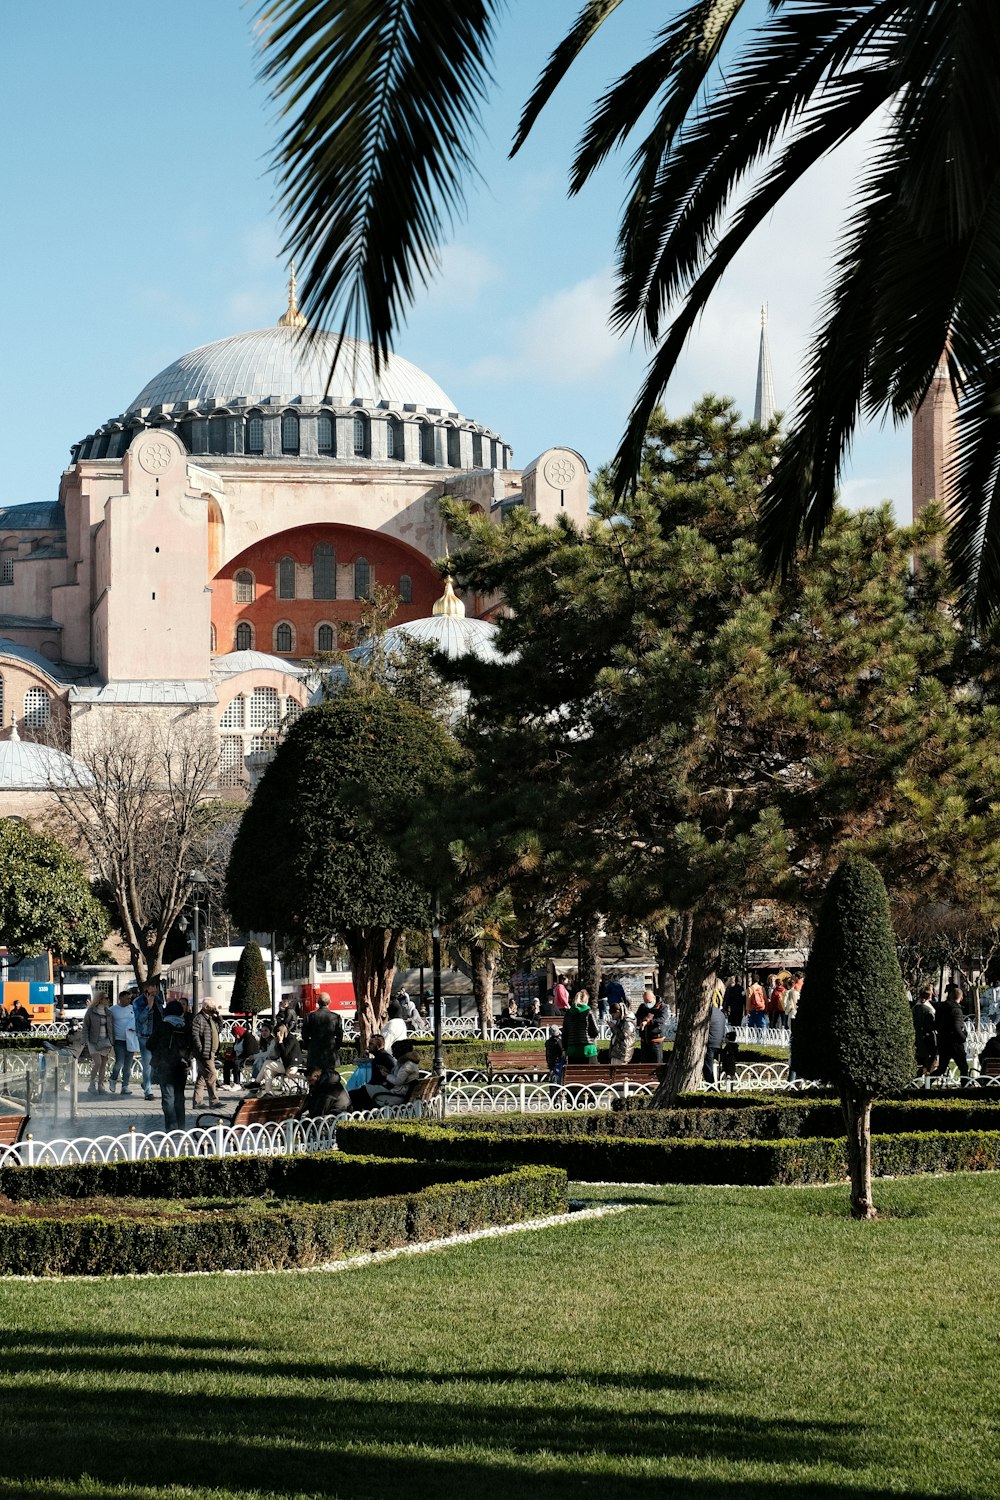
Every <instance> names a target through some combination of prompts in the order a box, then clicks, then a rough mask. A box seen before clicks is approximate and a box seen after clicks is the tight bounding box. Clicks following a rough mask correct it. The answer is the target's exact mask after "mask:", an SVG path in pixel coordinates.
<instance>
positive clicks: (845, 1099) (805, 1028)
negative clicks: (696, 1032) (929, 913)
mask: <svg viewBox="0 0 1000 1500" xmlns="http://www.w3.org/2000/svg"><path fill="white" fill-rule="evenodd" d="M913 1036H914V1033H913V1022H912V1020H911V1018H910V1011H909V1006H908V1005H907V1002H906V987H905V984H904V982H903V975H902V971H901V970H900V967H899V959H898V957H897V954H896V939H895V937H894V935H893V930H892V920H891V918H890V916H889V898H888V895H887V894H886V889H885V884H884V882H883V880H882V877H881V875H880V874H879V872H878V870H877V869H876V868H875V866H874V865H873V864H872V863H871V862H870V861H869V860H867V859H862V858H860V857H859V856H857V855H854V856H848V857H847V858H846V859H844V860H843V861H842V862H841V863H840V865H839V866H838V867H837V869H836V870H835V872H834V874H833V875H832V876H831V878H830V883H829V885H828V886H827V888H826V894H825V896H824V897H823V904H822V906H821V908H820V913H819V919H818V921H817V924H816V933H815V936H814V938H813V944H812V949H811V951H810V954H809V963H808V965H807V967H806V978H805V984H804V985H803V988H802V997H801V999H800V1001H799V1009H798V1014H797V1015H796V1018H795V1025H794V1027H793V1030H792V1067H793V1069H794V1071H795V1072H796V1073H797V1074H798V1075H799V1076H800V1077H803V1078H815V1079H818V1080H820V1081H822V1082H825V1083H832V1084H833V1085H834V1087H835V1088H836V1089H837V1090H838V1091H839V1093H840V1098H841V1104H842V1106H843V1110H844V1120H845V1122H846V1125H847V1150H848V1158H849V1161H850V1168H851V1212H852V1214H853V1215H854V1217H855V1218H856V1219H872V1218H874V1217H875V1206H874V1204H873V1203H872V1183H871V1177H872V1173H871V1106H872V1100H873V1099H877V1098H878V1097H879V1096H880V1095H885V1094H891V1093H893V1092H895V1091H896V1090H897V1089H900V1088H903V1087H904V1086H905V1085H906V1084H908V1083H910V1082H911V1081H912V1079H913V1076H914V1074H915V1072H916V1058H915V1055H914V1040H913Z"/></svg>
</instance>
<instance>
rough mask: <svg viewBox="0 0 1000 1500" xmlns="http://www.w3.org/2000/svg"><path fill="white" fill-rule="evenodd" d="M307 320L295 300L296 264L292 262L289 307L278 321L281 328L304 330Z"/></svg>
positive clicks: (289, 273) (290, 265) (289, 278)
mask: <svg viewBox="0 0 1000 1500" xmlns="http://www.w3.org/2000/svg"><path fill="white" fill-rule="evenodd" d="M305 326H306V320H305V317H304V316H303V314H302V313H301V312H300V311H299V304H298V302H297V301H296V299H295V262H294V260H293V261H291V262H290V264H289V268H288V306H287V307H286V308H285V311H284V312H283V313H282V314H281V317H280V318H279V319H278V327H279V328H304V327H305Z"/></svg>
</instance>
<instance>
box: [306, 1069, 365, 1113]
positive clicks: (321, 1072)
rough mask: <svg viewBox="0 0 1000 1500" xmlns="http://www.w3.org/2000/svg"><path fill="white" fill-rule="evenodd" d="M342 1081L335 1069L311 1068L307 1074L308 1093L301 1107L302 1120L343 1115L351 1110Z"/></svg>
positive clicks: (348, 1097) (351, 1106) (349, 1098)
mask: <svg viewBox="0 0 1000 1500" xmlns="http://www.w3.org/2000/svg"><path fill="white" fill-rule="evenodd" d="M353 1107H354V1106H353V1104H352V1103H351V1096H350V1094H349V1093H348V1092H347V1090H346V1089H345V1088H344V1080H343V1079H342V1078H341V1076H340V1074H339V1073H338V1072H337V1071H336V1069H335V1068H313V1069H312V1070H311V1072H310V1073H309V1092H308V1094H307V1095H306V1102H305V1104H303V1106H302V1118H303V1119H305V1118H310V1119H313V1118H315V1117H316V1116H319V1115H343V1114H347V1112H348V1111H349V1110H351V1109H353Z"/></svg>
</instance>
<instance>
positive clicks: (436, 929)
mask: <svg viewBox="0 0 1000 1500" xmlns="http://www.w3.org/2000/svg"><path fill="white" fill-rule="evenodd" d="M431 961H432V963H433V966H434V1064H433V1072H434V1073H435V1074H436V1075H437V1077H438V1078H440V1077H441V1076H442V1075H443V1073H444V1060H443V1058H442V1056H441V913H440V912H439V911H438V909H437V900H436V899H435V902H434V925H433V926H432V928H431Z"/></svg>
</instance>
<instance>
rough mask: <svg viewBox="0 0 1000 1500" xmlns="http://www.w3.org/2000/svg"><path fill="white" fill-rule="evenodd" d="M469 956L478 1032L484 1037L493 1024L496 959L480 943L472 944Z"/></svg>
mask: <svg viewBox="0 0 1000 1500" xmlns="http://www.w3.org/2000/svg"><path fill="white" fill-rule="evenodd" d="M469 956H470V958H471V960H472V993H473V995H474V997H475V1001H476V1009H477V1010H478V1011H479V1032H480V1035H481V1036H484V1037H485V1036H488V1035H489V1031H490V1027H491V1026H492V1025H493V980H494V977H495V975H496V971H497V961H496V958H495V956H491V955H490V954H488V953H487V951H486V949H485V948H484V947H483V945H482V944H481V943H473V944H472V946H471V948H470V950H469Z"/></svg>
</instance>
